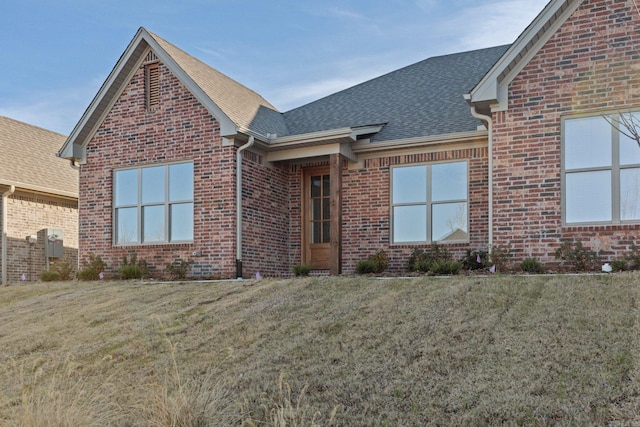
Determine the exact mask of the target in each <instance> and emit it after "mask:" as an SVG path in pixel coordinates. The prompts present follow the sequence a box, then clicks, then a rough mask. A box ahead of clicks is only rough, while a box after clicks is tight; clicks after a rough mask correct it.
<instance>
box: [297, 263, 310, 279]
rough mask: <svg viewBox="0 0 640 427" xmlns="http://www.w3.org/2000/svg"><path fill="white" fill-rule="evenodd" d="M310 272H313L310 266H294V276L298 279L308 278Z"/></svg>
mask: <svg viewBox="0 0 640 427" xmlns="http://www.w3.org/2000/svg"><path fill="white" fill-rule="evenodd" d="M310 272H311V265H310V264H296V265H294V266H293V274H295V276H296V277H298V276H308V275H309V273H310Z"/></svg>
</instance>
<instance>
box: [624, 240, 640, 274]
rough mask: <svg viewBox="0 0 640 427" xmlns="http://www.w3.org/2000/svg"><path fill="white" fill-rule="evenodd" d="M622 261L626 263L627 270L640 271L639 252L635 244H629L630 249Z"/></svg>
mask: <svg viewBox="0 0 640 427" xmlns="http://www.w3.org/2000/svg"><path fill="white" fill-rule="evenodd" d="M624 259H625V260H626V261H627V268H628V269H629V270H640V252H639V251H638V247H637V246H636V244H635V243H632V244H631V248H630V250H629V252H628V253H627V254H625V256H624Z"/></svg>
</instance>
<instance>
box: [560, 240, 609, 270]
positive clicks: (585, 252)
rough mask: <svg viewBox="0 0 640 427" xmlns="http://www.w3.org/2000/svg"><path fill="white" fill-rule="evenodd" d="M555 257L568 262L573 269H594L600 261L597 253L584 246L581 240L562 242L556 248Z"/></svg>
mask: <svg viewBox="0 0 640 427" xmlns="http://www.w3.org/2000/svg"><path fill="white" fill-rule="evenodd" d="M555 257H556V259H561V260H563V261H567V262H568V263H570V264H571V265H572V266H573V269H574V270H575V271H590V270H594V269H595V266H596V265H598V264H599V263H600V257H599V256H598V254H597V253H596V252H594V251H591V250H589V249H587V248H585V247H584V245H583V244H582V242H575V243H572V242H563V243H562V245H560V247H559V248H558V249H557V250H556V252H555Z"/></svg>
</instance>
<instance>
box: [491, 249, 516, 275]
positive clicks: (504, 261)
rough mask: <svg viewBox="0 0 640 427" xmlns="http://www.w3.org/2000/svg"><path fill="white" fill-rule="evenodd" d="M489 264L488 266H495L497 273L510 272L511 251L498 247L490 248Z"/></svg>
mask: <svg viewBox="0 0 640 427" xmlns="http://www.w3.org/2000/svg"><path fill="white" fill-rule="evenodd" d="M490 258H491V262H490V264H491V265H493V266H495V268H496V271H497V272H502V273H506V272H507V271H509V270H511V258H512V255H511V251H509V248H501V247H500V246H493V247H492V248H491V255H490Z"/></svg>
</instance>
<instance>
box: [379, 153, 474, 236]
mask: <svg viewBox="0 0 640 427" xmlns="http://www.w3.org/2000/svg"><path fill="white" fill-rule="evenodd" d="M391 171H392V173H391V180H392V185H391V187H392V188H391V194H392V195H391V199H392V200H391V205H392V206H391V215H392V225H393V231H392V241H393V243H424V242H435V241H466V240H468V236H469V233H468V220H467V216H468V215H467V204H468V203H467V198H468V196H467V193H468V191H467V162H452V163H437V164H430V165H417V166H396V167H394V168H393V169H392V170H391Z"/></svg>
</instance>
